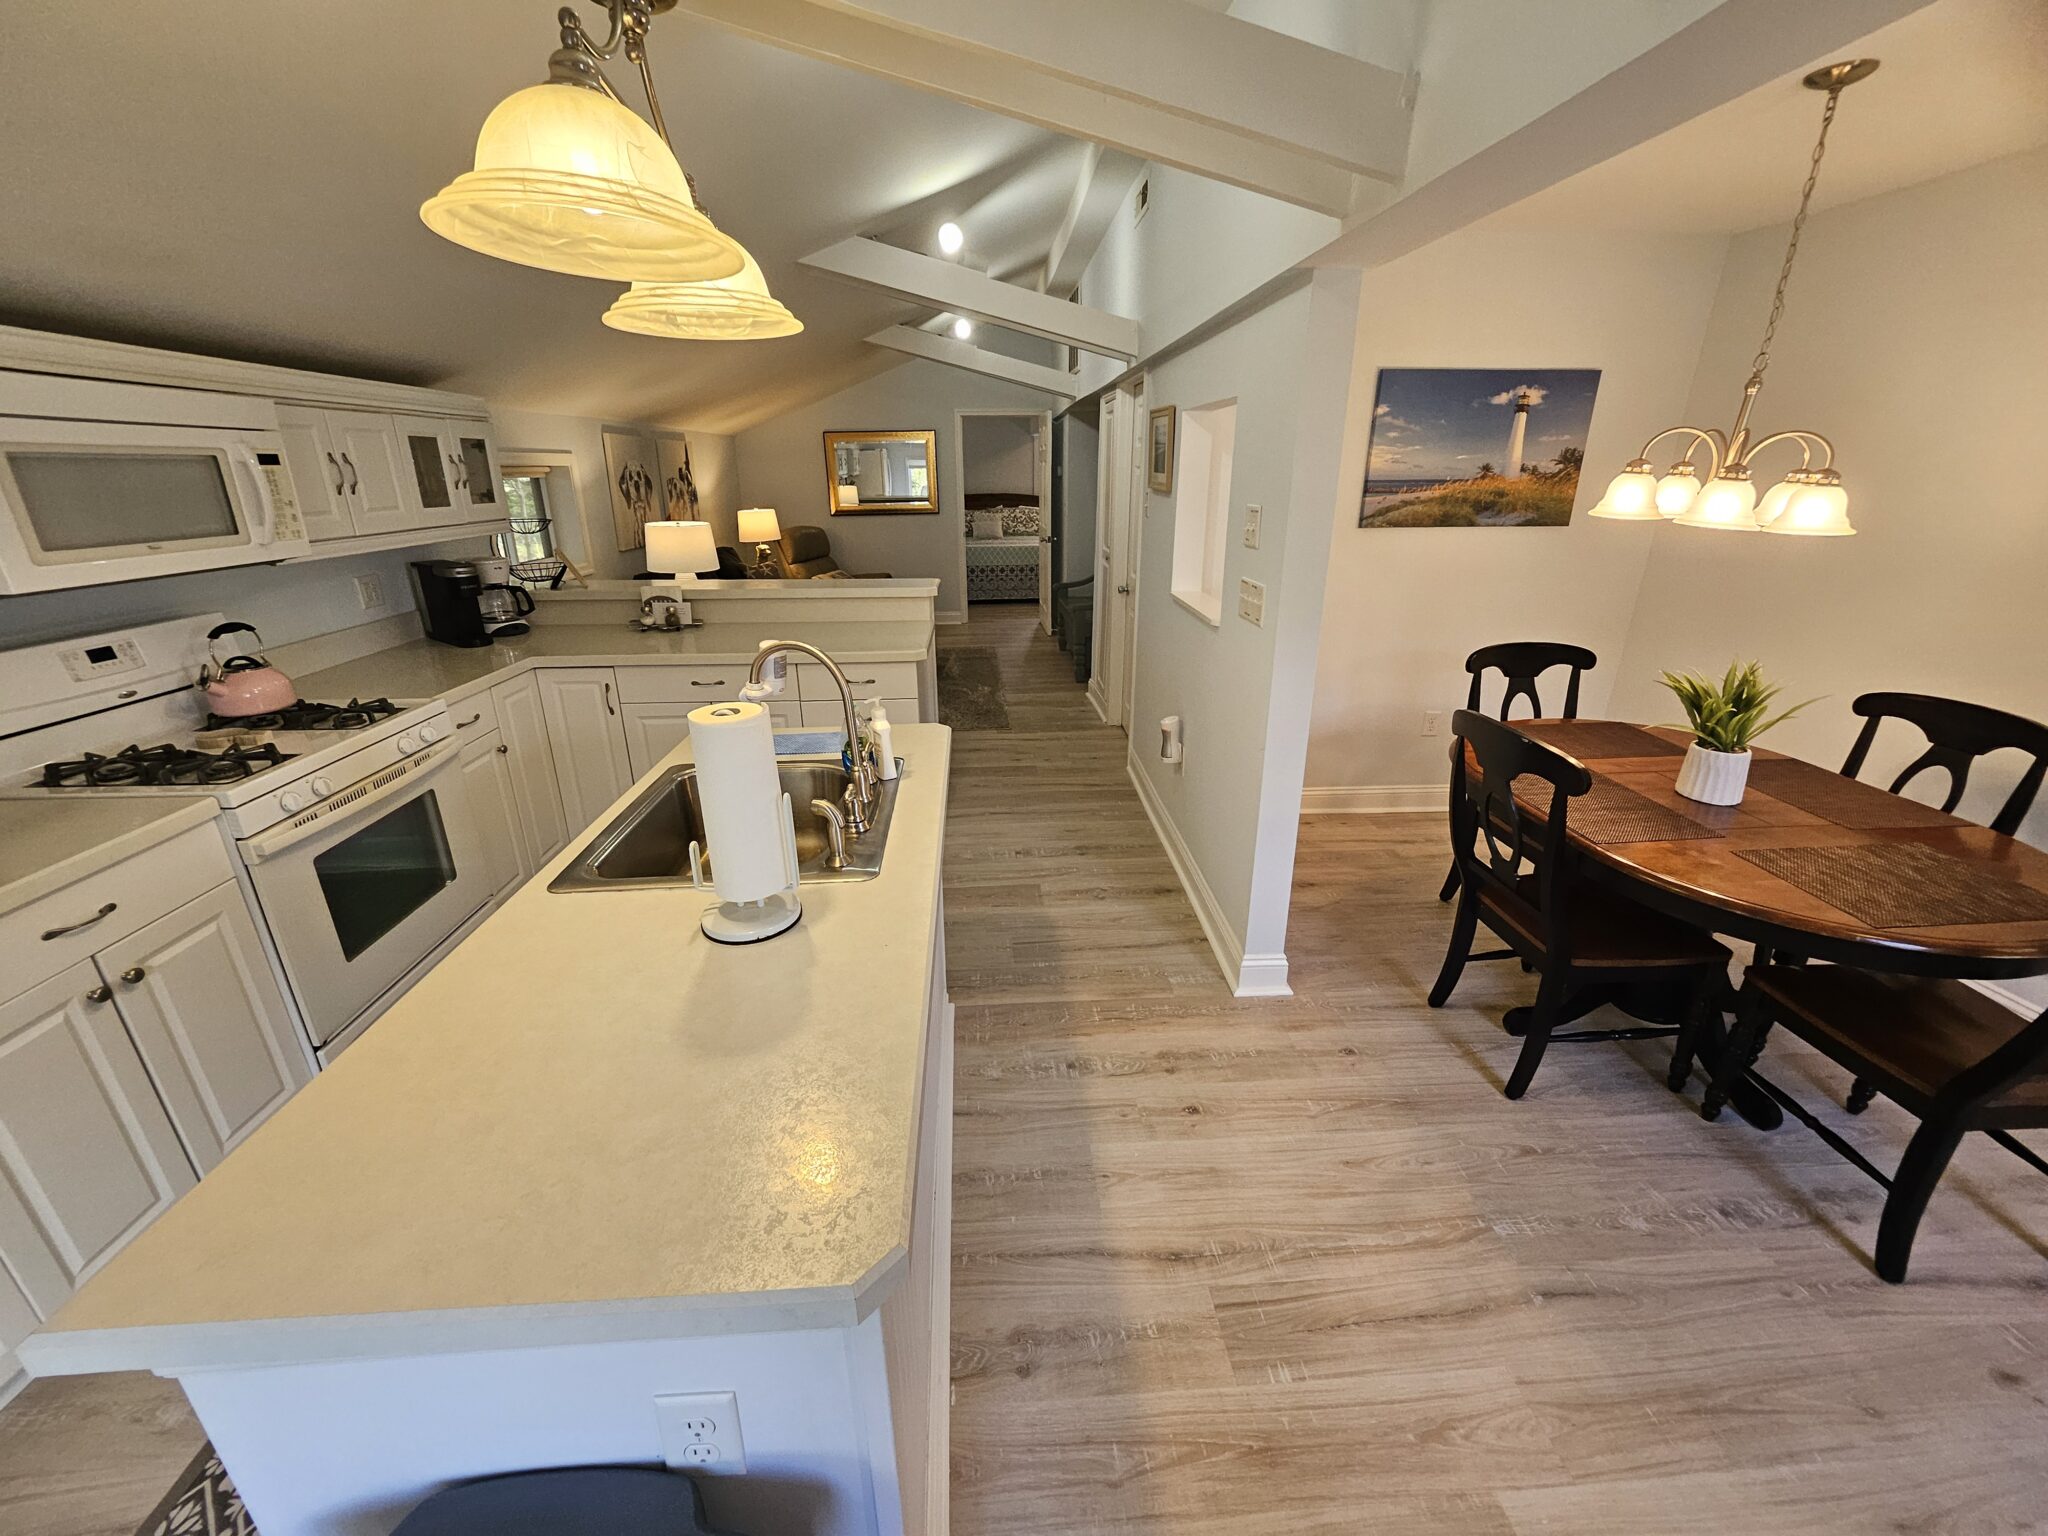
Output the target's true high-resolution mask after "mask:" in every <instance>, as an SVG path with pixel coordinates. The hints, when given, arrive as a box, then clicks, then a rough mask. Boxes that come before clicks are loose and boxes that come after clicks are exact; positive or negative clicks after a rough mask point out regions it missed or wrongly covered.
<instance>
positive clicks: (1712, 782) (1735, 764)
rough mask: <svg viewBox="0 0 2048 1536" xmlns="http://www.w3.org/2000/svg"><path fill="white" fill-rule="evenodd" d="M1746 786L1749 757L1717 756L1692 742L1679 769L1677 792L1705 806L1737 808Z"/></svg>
mask: <svg viewBox="0 0 2048 1536" xmlns="http://www.w3.org/2000/svg"><path fill="white" fill-rule="evenodd" d="M1748 783H1749V753H1748V752H1747V751H1742V752H1716V751H1714V750H1713V749H1712V748H1711V747H1703V746H1701V745H1700V744H1699V743H1698V742H1694V743H1693V744H1692V745H1691V746H1689V747H1687V748H1686V749H1685V761H1684V762H1683V763H1681V764H1679V766H1678V785H1677V789H1678V792H1679V793H1680V794H1681V795H1683V796H1685V798H1686V799H1688V800H1698V801H1700V802H1701V803H1702V804H1704V805H1740V804H1741V803H1742V791H1743V789H1744V788H1745V787H1746V786H1747V785H1748Z"/></svg>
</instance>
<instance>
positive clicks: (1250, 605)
mask: <svg viewBox="0 0 2048 1536" xmlns="http://www.w3.org/2000/svg"><path fill="white" fill-rule="evenodd" d="M1237 616H1238V617H1239V618H1240V619H1249V620H1250V621H1251V622H1252V623H1254V624H1257V625H1259V626H1260V627H1262V628H1263V627H1264V625H1265V622H1266V588H1265V585H1264V584H1263V583H1261V582H1256V581H1253V580H1252V579H1251V577H1249V576H1246V577H1244V578H1243V579H1241V580H1240V581H1239V582H1238V584H1237Z"/></svg>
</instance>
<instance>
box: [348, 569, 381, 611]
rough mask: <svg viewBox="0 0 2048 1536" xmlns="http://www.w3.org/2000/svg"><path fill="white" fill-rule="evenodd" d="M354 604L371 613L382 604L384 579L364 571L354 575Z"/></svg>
mask: <svg viewBox="0 0 2048 1536" xmlns="http://www.w3.org/2000/svg"><path fill="white" fill-rule="evenodd" d="M355 580H356V606H357V607H358V608H360V609H362V610H363V612H365V613H373V612H375V611H376V610H377V609H379V608H382V607H383V606H384V580H383V578H382V577H380V576H373V575H370V574H368V573H367V572H365V573H364V574H363V575H360V576H358V577H356V579H355Z"/></svg>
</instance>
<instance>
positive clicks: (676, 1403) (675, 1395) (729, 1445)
mask: <svg viewBox="0 0 2048 1536" xmlns="http://www.w3.org/2000/svg"><path fill="white" fill-rule="evenodd" d="M654 1423H655V1428H656V1429H657V1430H658V1431H659V1432H660V1435H661V1459H662V1460H663V1461H665V1462H667V1463H668V1464H669V1465H670V1466H671V1467H673V1468H675V1469H676V1470H677V1471H679V1472H705V1473H711V1474H714V1475H716V1476H720V1477H729V1476H731V1475H732V1474H734V1473H738V1472H744V1471H746V1470H747V1447H746V1442H745V1441H744V1440H742V1439H741V1438H740V1402H739V1398H738V1397H737V1396H736V1395H735V1394H733V1393H731V1392H670V1393H664V1394H663V1395H661V1396H659V1397H657V1398H655V1400H654Z"/></svg>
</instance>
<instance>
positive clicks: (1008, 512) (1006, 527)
mask: <svg viewBox="0 0 2048 1536" xmlns="http://www.w3.org/2000/svg"><path fill="white" fill-rule="evenodd" d="M1002 515H1003V532H1004V533H1007V534H1022V535H1024V536H1026V537H1031V536H1033V535H1036V534H1037V533H1038V532H1039V531H1040V530H1039V526H1038V508H1036V507H1004V508H1003V509H1002Z"/></svg>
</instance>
